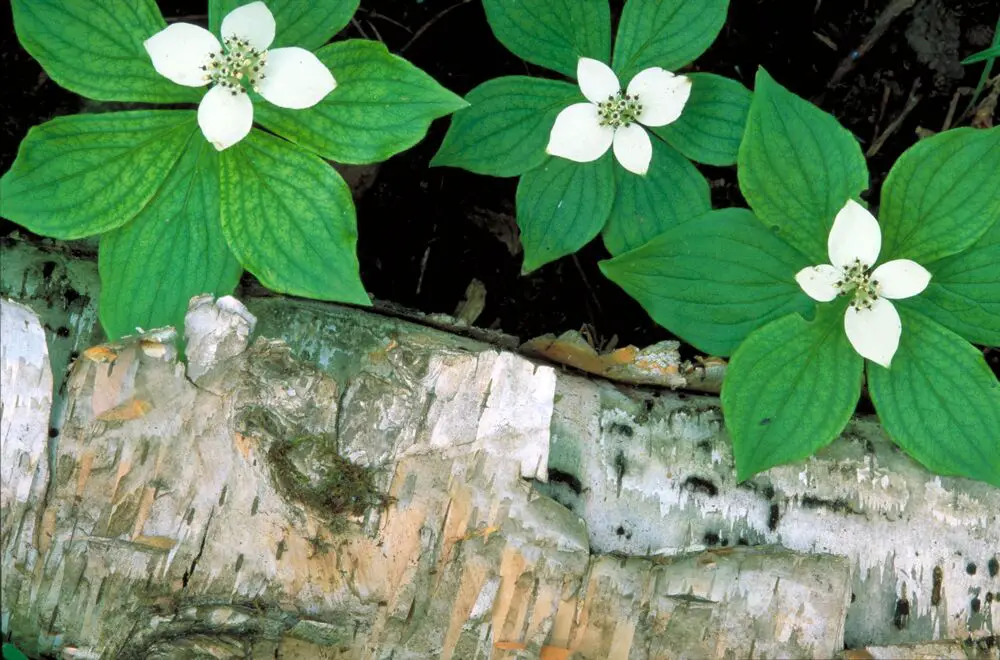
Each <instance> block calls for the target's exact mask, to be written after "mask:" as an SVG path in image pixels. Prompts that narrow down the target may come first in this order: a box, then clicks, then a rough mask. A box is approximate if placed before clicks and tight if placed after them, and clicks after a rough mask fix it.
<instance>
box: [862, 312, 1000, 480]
mask: <svg viewBox="0 0 1000 660" xmlns="http://www.w3.org/2000/svg"><path fill="white" fill-rule="evenodd" d="M900 316H901V317H902V322H903V335H902V337H901V338H900V344H899V350H898V351H897V352H896V355H895V357H894V358H893V360H892V368H891V369H883V368H882V367H880V366H878V365H875V364H871V363H869V364H868V388H869V391H870V393H871V397H872V401H873V402H874V404H875V409H876V410H877V411H878V415H879V419H880V420H881V421H882V425H883V426H884V427H885V430H886V431H887V432H888V433H889V435H890V436H891V437H892V439H893V440H894V441H895V442H896V444H898V445H899V446H900V447H902V448H903V449H904V450H906V453H908V454H909V455H910V456H912V457H913V458H915V459H917V460H918V461H920V462H921V463H923V464H924V465H925V466H927V467H928V468H929V469H931V470H933V471H934V472H937V473H938V474H951V475H959V476H963V477H970V478H972V479H979V480H980V481H985V482H986V483H989V484H993V485H994V486H998V487H1000V434H998V433H997V429H1000V383H998V382H997V378H996V376H994V375H993V372H992V371H990V368H989V365H987V364H986V360H984V359H983V354H982V353H980V352H979V351H977V350H976V349H975V348H973V347H972V346H970V345H969V344H968V343H966V342H965V341H963V340H962V338H961V337H959V336H957V335H955V334H954V333H952V332H951V331H950V330H947V329H946V328H944V327H942V326H941V325H939V324H938V323H936V322H934V321H932V320H931V319H929V318H927V317H925V316H923V315H922V314H920V313H917V312H912V311H909V310H908V309H906V308H905V307H904V308H902V309H900Z"/></svg>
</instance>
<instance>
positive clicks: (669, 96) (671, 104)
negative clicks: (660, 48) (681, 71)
mask: <svg viewBox="0 0 1000 660" xmlns="http://www.w3.org/2000/svg"><path fill="white" fill-rule="evenodd" d="M627 93H628V95H629V96H638V97H639V103H640V104H641V105H642V112H641V113H639V117H638V119H639V123H641V124H645V125H646V126H666V125H667V124H670V123H672V122H675V121H677V119H678V118H679V117H680V116H681V111H682V110H683V109H684V105H685V104H686V103H687V102H688V99H689V98H691V79H690V78H688V77H687V76H676V75H674V74H672V73H670V72H669V71H667V70H666V69H661V68H660V67H658V66H654V67H652V68H649V69H644V70H642V71H640V72H639V73H637V74H636V75H635V78H632V82H630V83H629V84H628V90H627Z"/></svg>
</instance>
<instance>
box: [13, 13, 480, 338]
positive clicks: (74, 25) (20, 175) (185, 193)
mask: <svg viewBox="0 0 1000 660" xmlns="http://www.w3.org/2000/svg"><path fill="white" fill-rule="evenodd" d="M248 2H249V0H209V25H210V28H211V30H212V32H213V33H214V34H216V36H218V35H219V30H220V27H221V23H222V20H223V18H224V17H225V15H226V14H227V13H229V12H230V11H232V10H233V9H235V8H236V7H238V6H241V5H245V4H248ZM266 4H267V6H268V9H269V10H270V11H271V13H272V14H273V16H274V19H275V23H276V36H275V41H274V43H273V44H272V47H277V48H280V47H284V46H296V47H300V48H305V49H317V48H319V51H318V52H317V57H319V59H320V61H321V62H323V64H325V65H326V66H328V67H330V68H332V69H333V74H334V77H335V79H336V80H337V82H338V87H337V88H336V89H335V90H334V92H332V93H331V94H330V95H328V96H327V97H326V98H325V99H323V100H322V101H321V102H320V103H319V104H317V105H316V106H314V107H312V108H310V109H307V110H288V109H284V108H278V107H275V106H272V105H270V104H268V103H266V102H264V101H263V99H262V98H260V97H259V96H257V95H256V94H253V93H251V98H252V100H253V101H254V105H255V108H254V110H255V115H256V119H257V120H258V121H259V122H260V123H261V124H262V125H264V126H265V127H267V128H268V129H270V130H272V131H274V132H275V133H277V134H279V135H281V136H282V137H284V138H286V139H287V140H289V141H291V142H289V141H285V140H280V139H278V138H274V137H271V136H269V135H266V134H264V133H262V132H259V131H258V132H256V133H251V135H250V136H249V137H248V138H246V141H245V143H243V144H240V145H238V146H236V147H230V149H229V150H227V151H226V152H224V153H221V154H220V153H217V152H215V151H214V150H213V149H212V147H211V145H209V143H208V142H207V141H206V140H205V138H204V137H203V136H202V134H201V131H200V130H199V124H198V121H197V114H196V113H195V112H193V111H190V110H164V111H150V110H142V111H133V112H120V113H108V114H90V115H77V116H73V117H61V118H58V119H55V120H53V121H50V122H48V123H46V124H43V125H41V126H38V127H35V128H33V129H32V130H31V131H30V132H29V134H28V136H27V137H26V138H25V139H24V141H23V142H22V144H21V147H20V149H19V151H18V156H17V159H16V160H15V162H14V165H13V166H12V167H11V169H10V171H8V172H7V173H6V174H4V176H3V178H2V180H0V213H2V214H3V215H4V217H6V218H9V219H11V220H13V221H15V222H17V223H19V224H21V225H23V226H25V227H26V228H28V229H30V230H31V231H33V232H36V233H39V234H42V235H45V236H51V237H55V238H63V239H73V238H81V237H85V236H91V235H95V234H101V235H102V236H101V243H100V256H99V268H100V274H101V279H102V296H101V308H100V317H101V321H102V324H103V325H104V327H105V330H106V331H107V332H108V334H109V335H110V336H112V337H118V336H121V335H123V334H126V333H131V332H133V331H134V330H135V328H136V327H140V326H141V327H146V328H149V327H155V326H160V325H165V324H171V325H174V326H176V327H183V320H184V313H185V311H186V309H187V303H188V299H189V298H190V297H191V296H193V295H197V294H201V293H212V294H215V295H222V294H227V293H230V292H231V291H232V290H233V289H234V287H235V286H236V284H237V282H238V280H239V277H240V274H241V272H242V268H243V267H246V268H247V270H249V271H251V272H252V273H254V274H255V275H257V276H258V278H259V279H260V280H261V281H262V283H264V284H265V285H269V286H271V287H272V288H274V289H276V290H278V291H282V292H288V293H293V294H297V295H304V296H311V297H315V298H321V299H325V300H338V301H342V302H351V303H357V304H369V300H368V296H367V294H366V293H365V291H364V288H363V286H362V285H361V282H360V280H359V277H358V261H357V257H356V256H355V246H356V243H357V230H356V222H355V217H354V206H353V201H352V199H351V195H350V191H349V190H348V188H347V186H346V184H345V183H344V181H343V180H342V179H341V178H340V176H339V175H338V174H337V173H336V172H335V171H334V170H333V169H332V168H331V167H330V165H329V164H328V163H326V162H324V161H322V160H320V158H319V157H318V156H317V155H316V154H318V155H319V156H323V157H325V158H330V159H336V160H339V161H341V162H345V163H371V162H376V161H379V160H384V159H385V158H388V157H389V156H392V155H394V154H396V153H398V152H400V151H402V150H404V149H406V148H408V147H410V146H412V145H414V144H416V143H417V142H418V141H419V140H420V139H422V138H423V137H424V135H425V134H426V132H427V129H428V126H429V124H430V122H431V121H433V120H434V119H435V118H437V117H441V116H443V115H446V114H448V113H451V112H453V111H455V110H456V109H459V108H462V107H465V106H466V105H467V104H466V103H465V101H463V100H462V99H461V98H459V97H458V96H456V95H455V94H452V93H451V92H449V91H447V90H446V89H444V88H443V87H441V86H440V85H439V84H438V83H437V82H435V81H434V80H433V79H432V78H431V77H430V76H428V75H427V74H426V73H424V72H423V71H421V70H419V69H417V68H416V67H414V66H413V65H411V64H410V63H409V62H407V61H406V60H403V59H402V58H399V57H396V56H395V55H391V54H390V53H389V52H388V51H387V50H386V48H385V47H384V46H383V45H382V44H381V43H374V42H367V41H348V42H343V43H337V44H331V45H329V46H327V47H324V48H320V47H321V46H323V44H325V43H326V42H327V41H328V40H329V39H330V38H331V37H332V36H333V35H334V34H335V33H337V32H338V31H339V30H340V29H341V28H343V27H344V26H345V25H346V24H347V22H348V21H349V20H350V18H351V16H352V14H353V13H354V12H355V10H356V9H357V7H358V0H322V1H320V2H302V1H300V0H268V1H267V2H266ZM12 8H13V13H14V19H15V24H16V25H15V27H16V30H17V34H18V37H19V39H20V40H21V42H22V44H23V45H24V47H25V49H26V50H28V52H29V53H31V54H32V55H33V56H34V57H35V58H36V59H38V60H39V62H40V63H41V64H42V66H43V67H45V70H46V71H47V72H48V74H49V75H50V76H51V77H52V78H53V79H54V80H55V81H56V82H58V83H59V84H61V85H63V86H64V87H66V88H67V89H70V90H71V91H74V92H77V93H79V94H83V95H85V96H89V97H90V98H94V99H98V100H109V101H132V102H150V103H179V102H197V101H199V99H200V98H201V97H202V95H203V94H204V92H205V89H197V88H190V87H184V86H181V85H178V84H175V83H174V82H172V81H171V80H169V79H167V78H165V77H163V76H161V75H160V74H159V73H158V72H157V71H156V68H155V67H154V65H153V62H152V61H151V59H150V55H149V54H148V53H147V52H146V50H145V47H144V45H143V44H144V42H145V41H146V40H147V39H149V38H150V37H152V36H153V35H155V34H156V33H158V32H160V31H161V30H163V29H164V28H166V25H167V24H166V22H165V21H164V19H163V17H162V16H161V15H160V12H159V10H158V9H157V6H156V3H155V2H154V1H153V0H135V1H134V2H128V3H124V2H115V3H107V2H98V1H97V0H75V1H74V2H56V1H55V0H13V3H12ZM292 142H294V143H297V144H299V145H301V147H305V149H303V148H301V147H299V146H296V145H295V144H292ZM306 149H308V150H312V152H315V153H311V152H309V151H306Z"/></svg>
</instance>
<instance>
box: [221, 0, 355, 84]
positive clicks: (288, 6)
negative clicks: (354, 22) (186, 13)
mask: <svg viewBox="0 0 1000 660" xmlns="http://www.w3.org/2000/svg"><path fill="white" fill-rule="evenodd" d="M252 1H253V0H208V26H209V28H208V29H209V30H211V31H212V32H213V33H214V34H216V35H218V34H220V29H221V28H222V19H223V18H225V17H226V14H228V13H229V12H231V11H232V10H234V9H236V8H237V7H240V6H242V5H248V4H250V2H252ZM358 2H359V0H316V1H310V0H267V8H268V9H270V10H271V14H273V15H274V23H275V27H276V30H275V35H274V43H273V44H272V45H271V48H280V47H282V46H298V47H300V48H305V49H306V50H316V49H317V48H319V47H320V46H322V45H323V44H325V43H326V42H328V41H329V40H330V39H331V38H332V37H333V35H335V34H337V33H338V32H340V31H341V30H342V29H343V28H344V26H345V25H347V24H348V23H349V22H350V20H351V17H352V16H354V12H356V11H357V10H358ZM334 75H336V72H334ZM338 80H339V78H338Z"/></svg>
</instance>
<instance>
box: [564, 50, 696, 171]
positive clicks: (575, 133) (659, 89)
mask: <svg viewBox="0 0 1000 660" xmlns="http://www.w3.org/2000/svg"><path fill="white" fill-rule="evenodd" d="M576 78H577V80H578V81H579V82H580V91H581V92H583V95H584V96H585V97H586V98H587V100H588V101H590V103H574V104H573V105H571V106H569V107H568V108H566V109H564V110H563V111H562V112H560V113H559V116H557V117H556V121H555V124H553V126H552V132H551V134H550V135H549V145H548V146H547V147H546V148H545V151H546V152H548V153H550V154H552V155H553V156H559V157H561V158H568V159H569V160H575V161H576V162H578V163H589V162H591V161H594V160H597V159H598V158H600V157H601V156H603V155H604V154H605V153H606V152H607V150H608V148H609V147H611V145H612V144H613V145H614V148H615V158H617V159H618V162H619V163H621V164H622V167H624V168H625V169H627V170H629V171H630V172H635V173H636V174H645V173H646V171H647V170H649V161H650V159H651V158H652V157H653V143H652V142H650V140H649V135H648V134H647V133H646V131H645V130H644V129H643V128H642V126H640V125H639V124H643V125H645V126H666V125H667V124H670V123H672V122H675V121H677V118H678V117H680V116H681V110H683V109H684V104H686V103H687V100H688V98H689V97H690V96H691V79H690V78H687V77H686V76H677V75H674V74H672V73H670V72H669V71H667V70H666V69H661V68H660V67H657V66H654V67H652V68H649V69H645V70H643V71H640V72H639V73H637V74H636V75H635V77H634V78H632V82H630V83H629V84H628V89H626V90H625V93H622V88H621V85H620V84H619V83H618V76H616V75H615V72H614V71H612V70H611V68H610V67H609V66H608V65H607V64H604V63H603V62H600V61H598V60H592V59H590V58H588V57H581V58H580V61H579V62H578V63H577V65H576Z"/></svg>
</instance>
